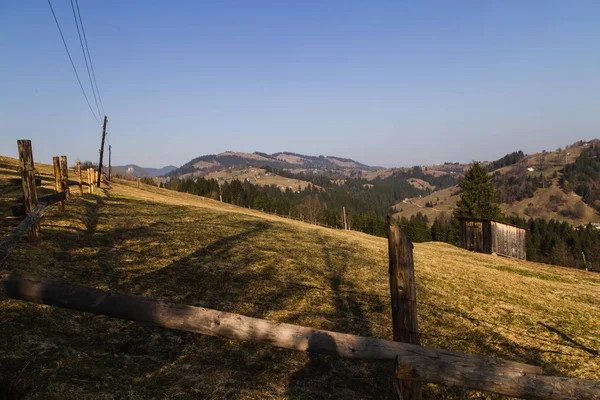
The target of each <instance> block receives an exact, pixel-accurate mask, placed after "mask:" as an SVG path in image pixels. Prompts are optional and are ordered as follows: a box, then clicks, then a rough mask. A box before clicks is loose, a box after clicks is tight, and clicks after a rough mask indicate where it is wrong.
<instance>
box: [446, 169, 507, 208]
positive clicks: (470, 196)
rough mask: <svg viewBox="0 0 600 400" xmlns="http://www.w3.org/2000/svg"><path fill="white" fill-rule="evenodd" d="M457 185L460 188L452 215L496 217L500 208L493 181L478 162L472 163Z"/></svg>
mask: <svg viewBox="0 0 600 400" xmlns="http://www.w3.org/2000/svg"><path fill="white" fill-rule="evenodd" d="M458 185H459V186H460V188H461V189H462V193H461V196H460V200H459V201H458V202H457V203H456V209H455V210H454V215H455V216H457V217H463V218H478V219H497V218H498V217H500V214H501V210H500V206H498V195H497V193H496V188H495V187H494V183H493V182H492V181H491V180H490V177H489V176H488V173H487V171H486V169H485V168H483V167H482V166H481V165H480V164H479V163H477V162H476V163H473V165H472V166H471V168H469V170H468V171H467V173H466V174H465V177H464V178H462V179H461V180H460V181H459V183H458Z"/></svg>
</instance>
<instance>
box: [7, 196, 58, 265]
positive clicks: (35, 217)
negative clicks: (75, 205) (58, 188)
mask: <svg viewBox="0 0 600 400" xmlns="http://www.w3.org/2000/svg"><path fill="white" fill-rule="evenodd" d="M65 198H66V195H65V193H64V192H61V193H56V194H53V195H50V196H46V197H42V198H40V199H39V200H38V204H37V207H36V208H35V209H34V210H33V211H32V212H30V213H29V214H27V216H26V217H25V219H24V220H23V221H21V223H20V224H19V225H18V226H17V227H16V228H15V229H13V231H12V232H11V233H10V234H9V235H8V236H7V237H6V238H5V239H4V240H2V242H0V264H1V263H2V262H3V261H4V260H5V259H6V258H7V257H8V256H9V255H10V253H11V252H12V251H13V250H14V249H15V247H17V245H18V244H19V242H20V241H21V239H22V238H23V236H25V234H26V233H27V231H28V230H30V229H31V227H33V226H36V225H37V224H38V223H39V221H40V220H41V219H42V217H43V216H44V213H45V212H46V209H47V207H48V206H50V205H52V204H55V203H58V202H60V201H64V200H65Z"/></svg>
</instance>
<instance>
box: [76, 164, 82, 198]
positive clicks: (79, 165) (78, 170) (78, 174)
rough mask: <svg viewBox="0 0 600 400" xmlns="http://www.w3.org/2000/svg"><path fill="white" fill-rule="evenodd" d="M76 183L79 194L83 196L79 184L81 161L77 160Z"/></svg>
mask: <svg viewBox="0 0 600 400" xmlns="http://www.w3.org/2000/svg"><path fill="white" fill-rule="evenodd" d="M77 177H78V180H77V183H78V184H79V194H80V195H82V196H83V185H82V184H81V161H79V160H77Z"/></svg>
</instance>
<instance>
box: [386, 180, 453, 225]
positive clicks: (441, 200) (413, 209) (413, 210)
mask: <svg viewBox="0 0 600 400" xmlns="http://www.w3.org/2000/svg"><path fill="white" fill-rule="evenodd" d="M458 190H459V188H458V186H452V187H449V188H447V189H443V190H439V191H437V192H435V193H432V194H430V195H427V196H423V197H416V198H412V199H408V200H405V201H403V202H401V203H398V204H396V205H395V206H394V210H396V211H397V213H396V214H394V216H396V217H398V218H401V217H407V218H410V217H411V215H416V214H417V213H419V212H420V213H421V214H423V215H426V216H427V218H429V221H430V222H433V220H435V218H436V217H440V216H442V214H444V215H446V216H449V215H450V214H452V211H453V210H454V207H456V202H457V201H458V199H459V198H460V195H458V194H455V193H457V192H458ZM427 203H431V204H433V205H434V206H433V207H426V206H425V204H427Z"/></svg>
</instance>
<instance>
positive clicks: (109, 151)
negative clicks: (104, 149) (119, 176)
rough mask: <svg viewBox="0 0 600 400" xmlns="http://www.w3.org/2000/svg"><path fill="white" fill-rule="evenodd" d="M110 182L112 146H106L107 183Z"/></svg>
mask: <svg viewBox="0 0 600 400" xmlns="http://www.w3.org/2000/svg"><path fill="white" fill-rule="evenodd" d="M111 180H112V146H111V145H110V144H109V145H108V182H109V183H110V182H111Z"/></svg>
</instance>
